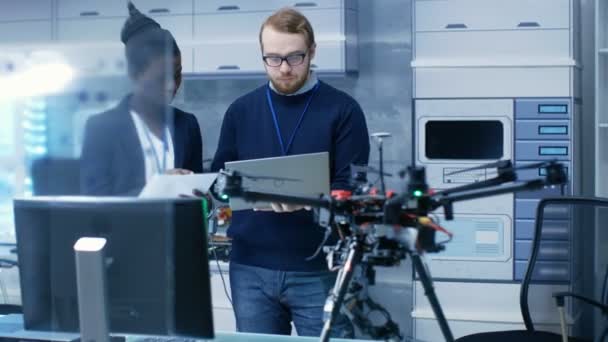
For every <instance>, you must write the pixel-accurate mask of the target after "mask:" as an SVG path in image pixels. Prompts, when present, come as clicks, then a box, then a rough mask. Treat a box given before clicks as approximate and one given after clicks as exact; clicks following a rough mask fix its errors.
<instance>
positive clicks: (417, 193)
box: [414, 190, 423, 197]
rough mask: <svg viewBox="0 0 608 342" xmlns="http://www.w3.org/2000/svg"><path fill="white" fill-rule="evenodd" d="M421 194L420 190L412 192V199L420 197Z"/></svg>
mask: <svg viewBox="0 0 608 342" xmlns="http://www.w3.org/2000/svg"><path fill="white" fill-rule="evenodd" d="M422 194H423V193H422V191H421V190H414V197H422Z"/></svg>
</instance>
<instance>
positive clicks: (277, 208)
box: [253, 202, 310, 213]
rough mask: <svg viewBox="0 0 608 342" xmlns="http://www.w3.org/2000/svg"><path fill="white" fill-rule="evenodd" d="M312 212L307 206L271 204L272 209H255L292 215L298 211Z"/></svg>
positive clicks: (256, 209)
mask: <svg viewBox="0 0 608 342" xmlns="http://www.w3.org/2000/svg"><path fill="white" fill-rule="evenodd" d="M302 209H306V210H310V207H309V206H307V205H297V204H286V203H274V202H272V203H270V208H254V209H253V210H255V211H274V212H275V213H291V212H294V211H298V210H302Z"/></svg>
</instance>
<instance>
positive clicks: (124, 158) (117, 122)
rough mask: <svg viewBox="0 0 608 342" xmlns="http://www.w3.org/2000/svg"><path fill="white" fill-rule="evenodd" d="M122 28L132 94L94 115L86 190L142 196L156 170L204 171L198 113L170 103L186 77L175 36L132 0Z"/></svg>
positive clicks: (87, 138)
mask: <svg viewBox="0 0 608 342" xmlns="http://www.w3.org/2000/svg"><path fill="white" fill-rule="evenodd" d="M128 8H129V18H128V19H127V21H126V22H125V25H124V27H123V29H122V32H121V40H122V42H123V43H124V44H125V48H126V59H127V67H128V73H129V78H130V79H131V80H132V82H133V90H132V93H131V94H129V95H127V96H126V97H125V98H124V99H123V100H122V101H121V102H120V103H119V104H118V105H117V106H116V107H115V108H112V109H110V110H108V111H106V112H104V113H101V114H99V115H95V116H93V117H91V118H90V119H89V120H88V121H87V123H86V126H85V135H84V143H83V149H82V156H81V173H80V184H81V192H82V193H83V194H85V195H94V196H137V195H138V194H139V192H140V191H141V190H142V189H143V187H144V186H145V184H146V182H147V181H148V180H149V179H150V178H151V177H152V176H153V175H155V174H159V173H170V174H187V173H192V172H194V173H201V172H202V169H203V168H202V150H203V147H202V138H201V133H200V129H199V125H198V122H197V120H196V117H195V116H194V115H192V114H190V113H186V112H183V111H181V110H179V109H177V108H174V107H172V106H170V105H169V104H170V103H171V101H172V100H173V98H174V97H175V94H176V92H177V90H178V88H179V86H180V84H181V81H182V75H181V72H182V66H181V52H180V50H179V47H178V46H177V43H176V41H175V39H174V38H173V35H172V34H171V33H170V32H169V31H167V30H165V29H163V28H161V26H160V25H159V24H158V23H157V22H156V21H154V20H153V19H151V18H149V17H147V16H145V15H143V14H142V13H141V12H140V11H138V10H137V9H136V8H135V6H134V5H133V4H132V3H131V2H129V4H128Z"/></svg>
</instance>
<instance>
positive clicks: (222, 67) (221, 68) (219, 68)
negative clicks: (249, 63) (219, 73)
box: [217, 65, 241, 70]
mask: <svg viewBox="0 0 608 342" xmlns="http://www.w3.org/2000/svg"><path fill="white" fill-rule="evenodd" d="M217 70H241V68H239V66H238V65H220V66H218V67H217Z"/></svg>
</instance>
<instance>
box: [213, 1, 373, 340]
mask: <svg viewBox="0 0 608 342" xmlns="http://www.w3.org/2000/svg"><path fill="white" fill-rule="evenodd" d="M259 39H260V46H261V50H262V60H263V63H264V65H265V68H266V73H267V75H268V78H269V82H268V83H267V84H264V85H263V86H261V87H259V88H257V89H255V90H253V91H252V92H250V93H248V94H246V95H244V96H242V97H240V98H239V99H237V100H236V101H235V102H234V103H232V104H231V105H230V107H229V108H228V110H227V112H226V114H225V116H224V121H223V124H222V129H221V134H220V140H219V144H218V149H217V152H216V154H215V158H214V160H213V164H212V169H213V170H215V171H217V170H219V169H221V168H223V167H224V163H225V162H227V161H233V160H244V159H256V158H267V157H276V156H284V155H295V154H304V153H315V152H325V151H327V152H329V153H330V179H331V189H332V190H350V189H351V185H350V165H351V164H358V165H365V164H367V162H368V158H369V137H368V133H367V126H366V123H365V116H364V115H363V112H362V110H361V108H360V106H359V104H358V103H357V102H356V101H355V100H354V99H353V98H352V97H350V96H349V95H347V94H346V93H344V92H342V91H340V90H338V89H335V88H333V87H332V86H330V85H328V84H327V83H325V82H322V81H319V80H318V79H317V77H316V75H315V73H314V72H312V71H311V69H310V65H311V61H312V60H313V58H314V57H315V52H316V44H315V40H314V34H313V30H312V27H311V25H310V23H309V22H308V20H307V19H306V17H304V16H303V15H302V14H300V13H299V12H297V11H295V10H293V9H287V8H286V9H281V10H279V11H278V12H276V13H274V14H273V15H271V16H270V17H269V18H268V19H266V21H265V22H264V23H263V24H262V27H261V29H260V36H259ZM228 235H229V236H230V237H231V238H232V243H233V245H232V247H233V248H232V254H231V262H230V285H231V290H232V299H233V304H234V312H235V316H236V323H237V329H238V330H239V331H244V332H256V333H268V334H290V333H291V322H293V323H294V325H295V327H296V330H297V332H298V334H299V335H306V336H319V335H320V333H321V330H322V325H323V305H324V303H325V300H326V298H327V295H328V293H329V291H330V289H331V288H332V287H333V284H334V281H335V278H336V274H335V273H334V272H329V271H328V269H327V264H326V263H325V260H324V255H323V253H320V255H318V256H317V257H315V258H313V259H310V258H309V257H310V256H311V255H313V254H314V253H315V250H316V248H317V247H318V246H319V244H320V243H321V241H322V240H323V235H324V231H323V229H321V228H320V227H319V226H317V225H316V224H315V222H314V220H313V214H312V212H311V211H308V210H304V208H303V207H301V206H295V205H286V204H280V203H274V204H272V208H269V210H258V211H252V210H246V211H237V212H235V213H234V214H233V217H232V222H231V226H230V228H229V230H228ZM332 335H333V336H343V337H350V336H352V327H351V325H350V323H349V322H348V320H347V319H346V318H345V317H341V318H340V319H339V320H338V322H337V324H336V327H335V329H334V330H333V331H332Z"/></svg>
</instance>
